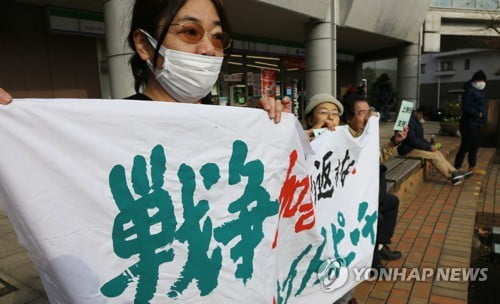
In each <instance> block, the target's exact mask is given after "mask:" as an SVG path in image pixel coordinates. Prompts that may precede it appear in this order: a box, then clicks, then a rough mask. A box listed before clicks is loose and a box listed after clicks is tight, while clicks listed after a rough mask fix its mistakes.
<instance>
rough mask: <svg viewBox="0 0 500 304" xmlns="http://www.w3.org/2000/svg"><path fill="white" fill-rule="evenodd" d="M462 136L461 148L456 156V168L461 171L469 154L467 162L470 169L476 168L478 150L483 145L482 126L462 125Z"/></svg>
mask: <svg viewBox="0 0 500 304" xmlns="http://www.w3.org/2000/svg"><path fill="white" fill-rule="evenodd" d="M460 134H461V135H462V140H461V142H460V148H459V149H458V152H457V156H455V168H457V169H459V168H461V167H462V165H463V163H464V158H465V154H467V153H469V154H468V157H467V160H468V161H469V167H470V168H474V167H475V166H476V159H477V150H478V149H479V145H480V144H481V127H480V126H464V125H462V124H461V125H460Z"/></svg>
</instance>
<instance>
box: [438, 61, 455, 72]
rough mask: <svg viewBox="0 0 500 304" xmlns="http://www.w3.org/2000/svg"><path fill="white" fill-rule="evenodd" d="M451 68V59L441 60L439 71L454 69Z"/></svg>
mask: <svg viewBox="0 0 500 304" xmlns="http://www.w3.org/2000/svg"><path fill="white" fill-rule="evenodd" d="M454 70H455V69H453V61H451V60H447V61H441V70H440V71H441V72H445V71H454Z"/></svg>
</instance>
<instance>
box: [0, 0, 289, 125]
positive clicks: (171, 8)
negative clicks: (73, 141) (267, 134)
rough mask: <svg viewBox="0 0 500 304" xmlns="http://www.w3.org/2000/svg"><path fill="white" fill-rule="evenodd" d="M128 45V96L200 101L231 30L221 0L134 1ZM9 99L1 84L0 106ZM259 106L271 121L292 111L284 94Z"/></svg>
mask: <svg viewBox="0 0 500 304" xmlns="http://www.w3.org/2000/svg"><path fill="white" fill-rule="evenodd" d="M158 42H161V43H158ZM128 43H129V46H130V47H131V49H132V50H133V52H134V54H133V56H132V58H131V60H130V65H131V68H132V73H133V76H134V80H135V91H136V93H137V94H135V95H133V96H130V97H128V99H137V100H155V101H169V102H172V101H173V102H187V103H199V102H200V100H201V99H202V98H203V97H205V96H206V95H208V93H209V92H210V90H211V89H212V86H213V85H214V84H215V82H216V81H217V79H218V76H219V73H220V70H221V66H222V61H223V56H224V51H225V50H228V49H230V46H231V29H230V26H229V22H228V19H227V17H226V14H225V11H224V8H223V6H222V3H221V1H220V0H160V1H149V0H137V1H136V2H135V5H134V10H133V15H132V24H131V28H130V32H129V35H128ZM11 101H12V97H11V96H10V95H9V94H8V93H7V92H6V91H4V90H3V89H2V88H0V104H8V103H10V102H11ZM260 105H261V107H262V108H263V109H264V110H266V111H267V112H268V115H269V118H270V119H273V120H274V121H275V122H276V123H278V122H279V121H280V120H281V113H282V112H290V111H291V100H290V98H289V97H285V98H283V99H282V100H280V99H274V98H273V97H267V96H263V97H262V98H261V100H260Z"/></svg>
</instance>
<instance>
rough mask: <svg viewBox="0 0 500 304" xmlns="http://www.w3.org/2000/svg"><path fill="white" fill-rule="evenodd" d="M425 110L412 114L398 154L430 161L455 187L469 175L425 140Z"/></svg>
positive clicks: (419, 109)
mask: <svg viewBox="0 0 500 304" xmlns="http://www.w3.org/2000/svg"><path fill="white" fill-rule="evenodd" d="M423 119H424V113H423V108H422V107H420V108H418V109H417V110H416V111H414V112H413V113H412V114H411V118H410V122H409V123H408V127H409V131H408V136H407V137H406V138H405V140H403V142H402V143H401V144H400V145H399V147H398V153H399V155H402V156H410V157H418V158H423V159H426V160H429V161H430V162H431V164H432V165H433V166H434V168H436V170H437V171H438V172H439V173H441V174H442V175H443V176H444V177H446V178H447V179H449V180H451V182H452V183H453V185H458V184H460V183H461V182H463V181H464V179H465V178H467V177H469V176H470V174H469V173H464V172H461V171H459V170H457V169H456V168H455V167H453V166H452V165H451V164H450V162H448V160H447V159H446V157H444V155H443V154H442V153H441V152H440V151H438V150H437V149H436V147H434V145H432V144H431V143H430V142H429V141H428V140H427V139H425V138H424V126H423V125H422V122H421V121H423Z"/></svg>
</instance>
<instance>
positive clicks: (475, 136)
mask: <svg viewBox="0 0 500 304" xmlns="http://www.w3.org/2000/svg"><path fill="white" fill-rule="evenodd" d="M485 87H486V74H484V72H483V71H482V70H479V71H477V72H476V73H474V75H472V79H471V80H470V81H468V82H466V83H465V92H464V94H463V96H462V118H461V119H460V134H461V135H462V141H461V142H460V148H459V150H458V152H457V155H456V157H455V168H462V165H463V162H464V158H465V154H467V153H468V163H469V172H472V173H474V174H478V175H484V174H486V172H485V171H484V170H481V169H478V168H476V158H477V150H478V149H479V145H480V140H481V126H482V125H484V123H485V122H486V119H487V117H488V108H487V107H486V95H485V94H484V88H485Z"/></svg>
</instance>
